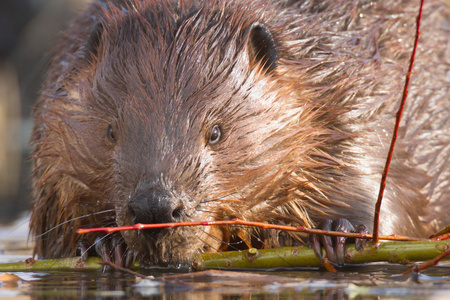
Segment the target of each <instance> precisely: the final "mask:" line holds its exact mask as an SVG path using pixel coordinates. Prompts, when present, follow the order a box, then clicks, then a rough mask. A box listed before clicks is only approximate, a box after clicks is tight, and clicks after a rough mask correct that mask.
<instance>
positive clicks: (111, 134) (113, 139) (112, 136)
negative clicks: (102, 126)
mask: <svg viewBox="0 0 450 300" xmlns="http://www.w3.org/2000/svg"><path fill="white" fill-rule="evenodd" d="M106 135H107V136H108V139H109V140H110V141H111V143H113V144H115V143H116V141H117V137H116V134H115V133H114V129H113V128H112V126H111V125H108V129H107V130H106Z"/></svg>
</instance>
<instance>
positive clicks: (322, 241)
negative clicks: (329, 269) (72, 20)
mask: <svg viewBox="0 0 450 300" xmlns="http://www.w3.org/2000/svg"><path fill="white" fill-rule="evenodd" d="M319 229H322V230H326V231H341V232H356V233H368V232H369V230H368V228H367V227H366V226H365V225H359V226H357V227H356V229H355V227H353V225H352V224H351V223H350V222H349V221H348V220H346V219H339V220H335V221H333V220H325V221H323V222H322V223H321V224H320V225H319ZM310 239H311V243H312V247H313V250H314V252H315V253H316V255H317V257H318V258H319V259H320V260H321V261H322V262H323V261H324V257H323V256H322V246H323V247H324V249H325V254H326V257H327V259H328V260H329V261H330V262H331V263H333V264H335V265H339V266H342V265H343V264H344V258H345V247H344V246H345V242H346V240H347V238H346V237H340V236H337V237H331V236H326V235H317V234H312V235H311V236H310ZM363 244H364V241H363V240H362V239H359V238H356V239H355V245H356V249H358V250H359V249H361V248H362V246H363Z"/></svg>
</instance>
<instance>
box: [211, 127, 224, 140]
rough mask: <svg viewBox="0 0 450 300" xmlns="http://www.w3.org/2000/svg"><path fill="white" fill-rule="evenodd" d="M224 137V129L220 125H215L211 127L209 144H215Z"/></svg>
mask: <svg viewBox="0 0 450 300" xmlns="http://www.w3.org/2000/svg"><path fill="white" fill-rule="evenodd" d="M221 137H222V131H221V130H220V126H219V125H214V126H213V128H212V129H211V134H210V135H209V144H210V145H215V144H217V143H218V142H219V141H220V138H221Z"/></svg>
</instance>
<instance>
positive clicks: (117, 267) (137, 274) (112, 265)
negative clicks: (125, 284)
mask: <svg viewBox="0 0 450 300" xmlns="http://www.w3.org/2000/svg"><path fill="white" fill-rule="evenodd" d="M99 264H100V265H103V266H110V267H111V268H113V269H115V270H119V271H122V272H125V273H129V274H131V275H134V276H136V277H140V278H144V279H148V278H149V277H148V276H145V275H142V274H140V273H138V272H135V271H133V270H130V269H128V268H124V267H121V266H119V265H116V264H115V263H113V262H110V261H107V262H99Z"/></svg>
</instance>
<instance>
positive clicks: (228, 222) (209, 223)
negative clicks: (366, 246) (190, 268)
mask: <svg viewBox="0 0 450 300" xmlns="http://www.w3.org/2000/svg"><path fill="white" fill-rule="evenodd" d="M217 225H220V226H222V225H244V226H253V227H258V228H264V229H277V230H284V231H297V232H304V233H309V234H324V235H329V236H343V237H351V238H362V239H372V238H373V236H372V235H371V234H363V233H352V232H340V231H325V230H320V229H313V228H306V227H303V226H298V227H294V226H287V225H277V224H268V223H261V222H252V221H244V220H239V219H233V220H223V221H199V222H178V223H161V224H135V225H131V226H121V227H97V228H85V229H78V230H77V233H79V234H85V233H91V232H101V231H104V232H107V233H112V232H118V231H126V230H142V229H154V228H174V227H183V226H184V227H187V226H217ZM379 238H380V239H382V240H392V241H425V240H426V239H419V238H411V237H407V236H397V235H382V236H380V237H379Z"/></svg>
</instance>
